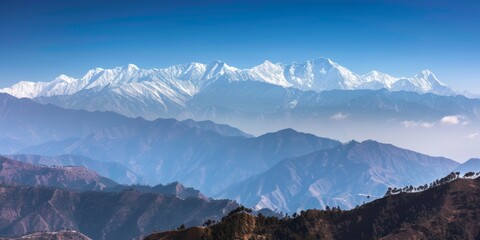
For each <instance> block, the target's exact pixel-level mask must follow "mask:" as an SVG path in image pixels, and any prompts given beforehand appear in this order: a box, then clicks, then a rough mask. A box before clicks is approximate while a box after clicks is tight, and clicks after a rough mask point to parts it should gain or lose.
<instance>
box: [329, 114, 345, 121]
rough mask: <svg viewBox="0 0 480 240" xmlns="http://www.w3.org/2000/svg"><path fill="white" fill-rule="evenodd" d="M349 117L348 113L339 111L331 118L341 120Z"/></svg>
mask: <svg viewBox="0 0 480 240" xmlns="http://www.w3.org/2000/svg"><path fill="white" fill-rule="evenodd" d="M347 117H348V114H344V113H342V112H338V113H335V114H333V115H332V116H330V119H332V120H335V121H341V120H344V119H345V118H347Z"/></svg>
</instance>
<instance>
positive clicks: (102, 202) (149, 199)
mask: <svg viewBox="0 0 480 240" xmlns="http://www.w3.org/2000/svg"><path fill="white" fill-rule="evenodd" d="M0 199H1V202H2V204H0V236H4V237H14V236H20V235H25V234H27V233H31V232H43V231H48V232H55V231H60V230H63V229H75V230H77V231H80V232H82V233H83V234H85V235H86V236H88V237H90V238H92V239H98V240H109V239H112V240H113V239H139V238H141V236H142V235H145V234H148V233H151V232H153V231H158V230H169V229H176V228H178V227H179V226H180V225H182V224H184V225H186V226H198V225H201V224H203V223H204V221H206V220H207V219H211V220H219V219H220V218H221V217H222V216H223V215H224V214H225V213H227V212H229V211H230V210H232V209H234V208H236V207H238V204H236V203H234V202H232V201H229V200H205V199H200V198H186V199H180V198H178V197H176V196H167V195H161V194H157V193H142V192H139V191H135V190H125V191H122V192H76V191H69V190H60V189H52V188H38V187H37V188H35V187H20V186H6V185H3V186H0Z"/></svg>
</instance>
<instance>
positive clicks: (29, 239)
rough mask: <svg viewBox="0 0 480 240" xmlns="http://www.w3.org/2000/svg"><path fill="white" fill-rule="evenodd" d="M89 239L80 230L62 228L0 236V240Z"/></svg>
mask: <svg viewBox="0 0 480 240" xmlns="http://www.w3.org/2000/svg"><path fill="white" fill-rule="evenodd" d="M64 239H69V240H91V238H89V237H87V236H85V235H84V234H82V233H81V232H77V231H73V230H71V231H69V230H62V231H58V232H38V233H32V234H27V235H24V236H21V237H15V238H8V239H7V238H0V240H64Z"/></svg>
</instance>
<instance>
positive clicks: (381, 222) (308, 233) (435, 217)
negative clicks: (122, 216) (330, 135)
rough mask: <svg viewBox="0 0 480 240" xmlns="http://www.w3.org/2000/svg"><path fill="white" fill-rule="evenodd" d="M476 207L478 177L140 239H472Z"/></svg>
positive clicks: (479, 220)
mask: <svg viewBox="0 0 480 240" xmlns="http://www.w3.org/2000/svg"><path fill="white" fill-rule="evenodd" d="M479 206H480V179H456V180H453V181H451V182H448V183H445V184H441V185H438V186H436V187H433V188H429V189H428V190H426V191H422V192H417V193H399V194H394V195H390V196H386V197H384V198H382V199H378V200H376V201H373V202H371V203H368V204H365V205H363V206H360V207H357V208H355V209H352V210H350V211H341V210H339V209H338V208H334V209H333V210H327V211H323V210H308V211H302V212H300V214H294V215H292V216H287V217H284V218H276V217H264V216H262V215H259V216H256V217H255V216H252V215H250V214H248V213H246V212H245V211H236V212H235V213H233V214H230V215H229V216H227V217H225V218H224V219H223V220H222V221H221V222H220V223H217V224H214V225H212V226H210V227H206V228H190V229H186V230H182V231H172V232H164V233H157V234H152V235H150V236H149V237H147V238H146V239H147V240H158V239H165V240H166V239H414V238H416V239H478V238H479V237H480V232H479V230H480V228H479V224H480V207H479Z"/></svg>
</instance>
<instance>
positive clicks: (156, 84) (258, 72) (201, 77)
mask: <svg viewBox="0 0 480 240" xmlns="http://www.w3.org/2000/svg"><path fill="white" fill-rule="evenodd" d="M220 78H222V79H226V80H228V81H241V80H254V81H260V82H265V83H268V84H272V85H277V86H282V87H293V88H298V89H300V90H304V91H307V90H313V91H318V92H319V91H324V90H332V89H348V90H354V89H381V88H386V89H388V90H390V91H414V92H419V93H426V92H430V93H436V94H444V95H450V94H455V92H454V91H453V90H451V89H450V88H448V87H447V86H446V85H445V84H444V83H442V82H440V81H439V80H438V79H437V77H436V76H435V74H433V73H432V72H431V71H429V70H424V71H422V72H420V73H419V74H417V75H415V76H414V77H410V78H405V77H402V78H398V77H394V76H391V75H389V74H386V73H382V72H379V71H371V72H369V73H367V74H365V75H362V76H360V75H358V74H356V73H354V72H352V71H350V70H349V69H347V68H346V67H344V66H341V65H340V64H338V63H336V62H334V61H332V60H330V59H329V58H324V57H319V58H316V59H313V60H311V61H306V62H304V63H293V64H291V65H283V64H280V63H273V62H271V61H268V60H266V61H264V62H263V63H261V64H260V65H257V66H255V67H252V68H250V69H242V70H240V69H238V68H235V67H232V66H229V65H228V64H226V63H225V62H222V61H214V62H212V63H210V64H208V65H206V64H202V63H198V62H192V63H188V64H180V65H174V66H170V67H167V68H162V69H156V68H154V69H141V68H139V67H137V66H136V65H134V64H128V65H126V66H123V67H116V68H112V69H103V68H94V69H91V70H89V71H88V72H87V73H86V74H85V75H84V76H83V77H81V78H80V79H75V78H72V77H69V76H66V75H63V74H62V75H60V76H58V77H57V78H55V79H54V80H53V81H51V82H47V83H45V82H37V83H35V82H19V83H17V84H15V85H13V86H12V87H9V88H4V89H0V92H4V93H9V94H11V95H14V96H17V97H28V98H34V97H39V96H53V95H72V94H75V93H77V92H79V91H82V90H85V89H86V90H93V91H100V90H102V89H104V88H105V87H107V88H111V89H116V90H115V91H116V92H118V93H125V92H128V94H133V95H134V97H138V96H140V95H151V96H155V98H156V99H161V95H162V94H163V95H168V98H171V99H175V101H183V100H178V99H184V98H185V97H192V96H193V95H195V94H196V93H198V92H199V91H201V90H202V89H204V88H205V87H206V86H209V85H210V84H212V83H214V82H216V81H217V80H218V79H220ZM130 97H132V96H130Z"/></svg>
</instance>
